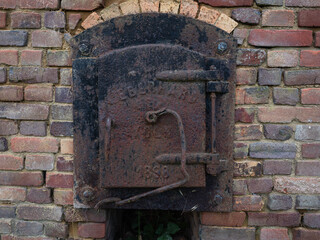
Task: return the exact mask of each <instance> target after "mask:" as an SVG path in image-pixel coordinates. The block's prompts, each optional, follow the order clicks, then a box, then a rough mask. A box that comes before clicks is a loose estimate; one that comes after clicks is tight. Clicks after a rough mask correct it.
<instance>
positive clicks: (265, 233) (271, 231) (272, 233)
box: [260, 228, 289, 240]
mask: <svg viewBox="0 0 320 240" xmlns="http://www.w3.org/2000/svg"><path fill="white" fill-rule="evenodd" d="M271 239H272V240H289V235H288V230H287V229H286V228H262V229H261V231H260V240H271Z"/></svg>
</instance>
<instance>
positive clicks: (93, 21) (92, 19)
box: [81, 12, 103, 29]
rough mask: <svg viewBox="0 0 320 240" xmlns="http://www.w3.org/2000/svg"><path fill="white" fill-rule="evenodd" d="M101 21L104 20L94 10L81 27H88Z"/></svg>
mask: <svg viewBox="0 0 320 240" xmlns="http://www.w3.org/2000/svg"><path fill="white" fill-rule="evenodd" d="M101 22H103V20H102V18H101V17H100V15H98V14H97V13H96V12H93V13H91V14H90V15H89V16H88V17H87V18H86V19H85V20H84V21H83V22H82V23H81V27H83V28H84V29H88V28H91V27H93V26H95V25H97V24H99V23H101Z"/></svg>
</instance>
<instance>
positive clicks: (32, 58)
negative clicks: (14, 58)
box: [20, 50, 42, 66]
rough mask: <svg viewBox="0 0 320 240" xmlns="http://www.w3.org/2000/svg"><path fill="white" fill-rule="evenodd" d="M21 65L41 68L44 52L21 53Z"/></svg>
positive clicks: (25, 51)
mask: <svg viewBox="0 0 320 240" xmlns="http://www.w3.org/2000/svg"><path fill="white" fill-rule="evenodd" d="M20 57H21V65H31V66H41V63H42V50H23V51H21V56H20Z"/></svg>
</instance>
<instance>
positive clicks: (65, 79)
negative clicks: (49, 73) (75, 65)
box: [60, 69, 72, 86]
mask: <svg viewBox="0 0 320 240" xmlns="http://www.w3.org/2000/svg"><path fill="white" fill-rule="evenodd" d="M60 83H61V85H66V86H71V83H72V71H71V69H60Z"/></svg>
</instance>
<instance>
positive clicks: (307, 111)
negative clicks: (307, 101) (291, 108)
mask: <svg viewBox="0 0 320 240" xmlns="http://www.w3.org/2000/svg"><path fill="white" fill-rule="evenodd" d="M296 110H297V115H296V119H298V120H299V121H300V122H305V123H310V122H320V108H319V107H298V108H297V109H296Z"/></svg>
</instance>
